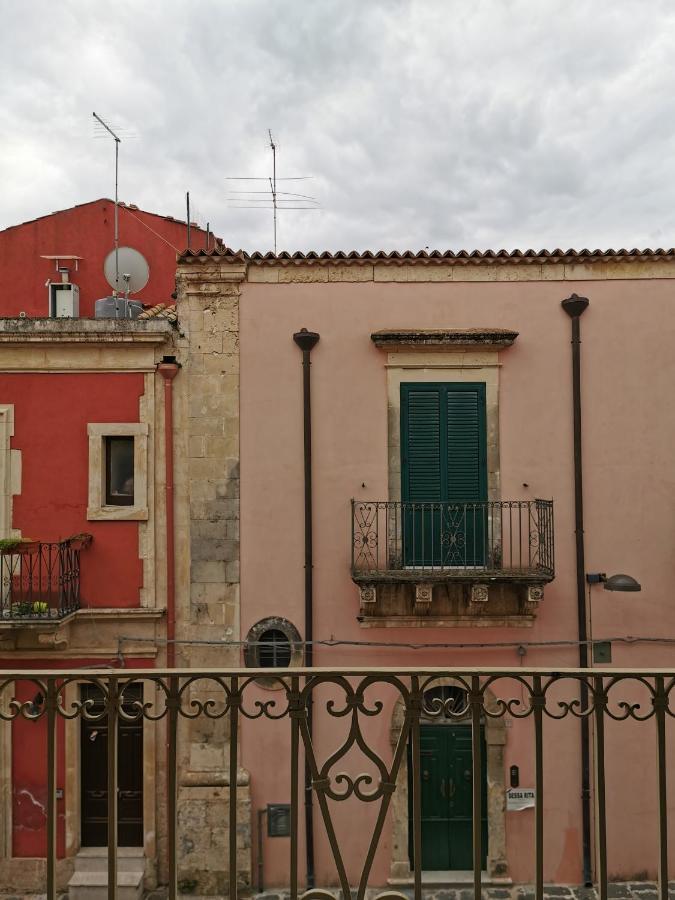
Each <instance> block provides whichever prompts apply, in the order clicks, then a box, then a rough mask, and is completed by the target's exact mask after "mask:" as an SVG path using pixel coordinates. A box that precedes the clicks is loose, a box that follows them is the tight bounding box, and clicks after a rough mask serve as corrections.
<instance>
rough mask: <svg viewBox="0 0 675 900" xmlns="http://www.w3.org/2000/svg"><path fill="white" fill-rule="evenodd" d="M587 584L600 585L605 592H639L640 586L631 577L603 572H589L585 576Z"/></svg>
mask: <svg viewBox="0 0 675 900" xmlns="http://www.w3.org/2000/svg"><path fill="white" fill-rule="evenodd" d="M586 582H587V583H588V584H601V585H602V586H603V587H604V589H605V590H606V591H641V590H642V585H641V584H640V582H639V581H636V580H635V579H634V578H633V576H632V575H622V574H616V575H610V576H609V577H607V575H606V574H605V573H604V572H589V573H587V575H586Z"/></svg>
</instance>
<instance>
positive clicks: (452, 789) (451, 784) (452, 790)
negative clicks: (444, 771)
mask: <svg viewBox="0 0 675 900" xmlns="http://www.w3.org/2000/svg"><path fill="white" fill-rule="evenodd" d="M455 790H456V788H455V782H454V781H453V779H452V778H448V799H449V800H452V798H453V797H454V796H455Z"/></svg>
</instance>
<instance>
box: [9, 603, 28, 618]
mask: <svg viewBox="0 0 675 900" xmlns="http://www.w3.org/2000/svg"><path fill="white" fill-rule="evenodd" d="M31 612H32V608H31V605H30V603H25V602H24V603H12V615H13V616H29V615H30V614H31Z"/></svg>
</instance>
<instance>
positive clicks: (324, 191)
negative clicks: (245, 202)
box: [0, 0, 675, 250]
mask: <svg viewBox="0 0 675 900" xmlns="http://www.w3.org/2000/svg"><path fill="white" fill-rule="evenodd" d="M0 10H2V14H3V28H2V32H1V33H0V83H1V84H2V91H1V92H0V112H1V118H0V121H1V122H2V129H3V133H2V139H1V140H0V186H1V188H0V228H4V227H6V226H8V225H12V224H15V223H17V222H20V221H23V220H25V219H29V218H33V217H35V216H38V215H41V214H43V213H46V212H49V211H51V210H55V209H61V208H64V207H68V206H71V205H73V204H76V203H81V202H84V201H87V200H91V199H94V198H97V197H101V196H112V191H113V144H112V141H107V140H105V139H103V140H101V139H97V138H95V137H93V127H92V122H93V120H92V111H93V110H96V111H97V112H98V113H100V114H101V115H102V116H104V117H106V118H108V119H109V120H110V121H111V122H113V123H115V124H119V125H120V126H121V127H123V133H124V134H136V135H137V137H130V138H129V139H125V140H124V141H123V143H122V147H121V163H120V198H121V199H123V200H124V201H126V202H131V203H136V204H138V205H139V206H141V207H142V208H145V209H149V210H152V211H155V212H160V213H164V214H171V215H175V216H182V215H183V214H184V209H185V205H184V204H185V201H184V197H185V191H186V190H189V191H190V194H191V198H192V203H193V212H195V213H196V216H197V218H198V219H199V221H200V223H202V224H203V223H205V222H206V221H207V220H209V221H210V223H211V227H212V228H213V229H214V230H215V231H216V233H217V234H219V235H220V236H222V237H223V238H224V239H225V241H226V242H227V243H228V244H229V245H230V246H233V247H244V248H246V249H268V248H269V247H270V246H271V244H272V225H271V214H270V212H269V211H267V210H249V209H233V208H231V206H232V205H233V204H232V203H231V202H230V201H228V187H229V188H232V187H234V188H239V189H241V188H242V187H245V186H247V185H245V184H241V183H237V184H235V183H232V182H228V181H227V180H226V179H227V177H228V176H258V177H264V176H266V175H268V174H269V173H270V170H271V155H270V150H269V147H268V145H267V129H268V128H270V129H272V132H273V134H274V136H275V138H276V140H277V142H278V145H279V149H278V158H277V159H278V161H277V173H278V175H279V176H286V177H290V176H300V175H311V176H313V178H312V179H311V180H306V181H298V182H284V183H283V184H282V183H281V182H279V188H280V189H281V188H283V189H284V190H288V191H292V192H296V193H304V194H309V195H314V196H315V197H317V198H318V200H319V201H320V204H321V209H320V210H318V211H312V212H303V211H287V212H286V213H281V214H280V223H279V248H280V249H290V250H294V249H302V250H308V249H317V250H322V249H329V250H337V249H343V250H351V249H368V248H370V249H380V248H383V249H408V248H412V249H420V248H425V247H429V248H430V249H434V248H439V249H447V248H451V249H459V248H468V249H473V248H480V249H484V248H487V247H492V248H498V247H505V248H509V249H510V248H514V247H520V248H523V249H525V248H528V247H535V248H540V247H548V248H551V249H552V248H554V247H558V246H562V247H564V248H567V247H576V248H581V247H593V248H595V247H599V246H600V247H610V246H612V247H617V246H625V247H629V248H632V247H635V246H652V247H654V246H668V247H670V246H673V245H674V244H675V179H673V177H672V171H673V167H674V166H675V52H674V50H675V4H673V2H672V0H566V2H564V3H561V2H559V0H195V2H190V3H188V2H186V0H143V2H141V0H114V2H108V0H95V2H94V0H31V2H30V3H23V2H22V3H17V2H16V0H0ZM250 186H251V187H256V188H257V189H258V190H260V189H262V188H263V187H264V186H265V185H264V182H258V183H251V185H250ZM235 205H236V204H235ZM193 218H194V215H193Z"/></svg>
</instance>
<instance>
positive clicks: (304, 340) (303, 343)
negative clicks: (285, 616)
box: [293, 328, 319, 891]
mask: <svg viewBox="0 0 675 900" xmlns="http://www.w3.org/2000/svg"><path fill="white" fill-rule="evenodd" d="M293 340H294V341H295V343H296V344H297V345H298V347H299V348H300V349H301V350H302V409H303V426H304V437H305V448H304V459H305V641H306V642H307V643H306V644H305V666H306V667H307V668H308V669H310V668H311V667H312V665H313V662H314V653H313V647H312V639H313V635H314V628H313V622H312V615H313V602H312V599H313V598H312V588H313V584H312V567H313V558H312V557H313V554H312V407H311V400H310V387H311V379H310V366H311V361H310V354H311V352H312V348H313V347H315V346H316V344H317V342H318V340H319V335H318V334H317V333H316V332H314V331H307V329H306V328H301V329H300V331H298V332H296V333H295V334H294V335H293ZM307 728H308V730H309V736H310V739H311V737H312V698H311V696H308V698H307ZM312 801H313V798H312V773H311V772H310V769H309V763H308V760H307V753H306V752H305V848H306V860H307V890H308V891H309V890H311V889H312V888H313V887H314V809H313V806H312Z"/></svg>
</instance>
